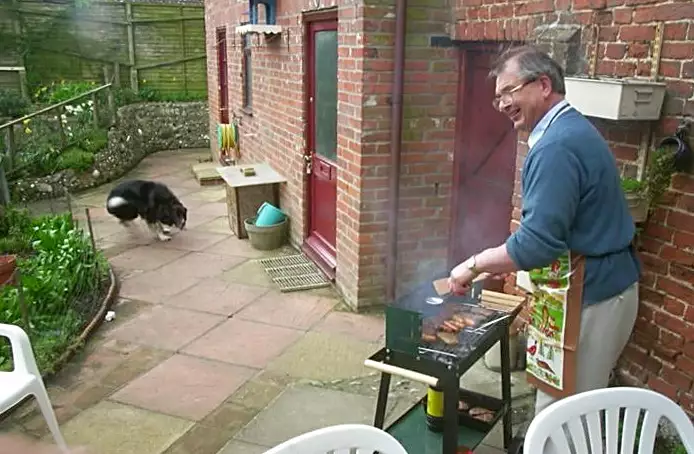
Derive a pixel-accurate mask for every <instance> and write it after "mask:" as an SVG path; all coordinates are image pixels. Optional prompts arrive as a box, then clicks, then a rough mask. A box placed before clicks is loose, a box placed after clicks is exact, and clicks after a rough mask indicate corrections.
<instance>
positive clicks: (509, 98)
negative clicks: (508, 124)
mask: <svg viewBox="0 0 694 454" xmlns="http://www.w3.org/2000/svg"><path fill="white" fill-rule="evenodd" d="M536 80H537V78H536V77H532V78H530V79H527V80H525V81H523V82H521V83H519V84H518V85H516V86H515V87H513V88H511V89H509V90H506V91H504V92H503V93H500V94H498V95H496V96H494V100H493V101H492V105H493V106H494V108H495V109H496V110H500V106H501V105H502V104H504V105H506V104H509V103H511V102H513V94H514V93H515V92H517V91H520V90H522V89H523V88H524V87H525V86H526V85H528V84H531V83H533V82H535V81H536Z"/></svg>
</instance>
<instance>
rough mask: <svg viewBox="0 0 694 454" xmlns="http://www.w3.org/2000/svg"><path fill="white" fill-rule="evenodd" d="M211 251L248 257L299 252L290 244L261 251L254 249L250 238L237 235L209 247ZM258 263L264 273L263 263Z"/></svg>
mask: <svg viewBox="0 0 694 454" xmlns="http://www.w3.org/2000/svg"><path fill="white" fill-rule="evenodd" d="M227 225H228V224H227ZM229 231H230V233H232V232H231V228H229ZM232 234H233V233H232ZM209 252H214V253H215V254H225V255H233V256H239V257H248V258H250V259H258V258H263V257H274V256H277V255H293V254H296V253H297V252H296V250H294V249H292V248H291V247H290V246H284V247H282V248H279V249H276V250H274V251H260V250H258V249H254V248H253V246H251V243H250V241H249V240H248V239H243V240H241V239H239V238H237V237H235V236H232V237H230V238H228V239H226V240H224V241H221V242H219V243H217V244H215V245H214V247H212V248H209ZM258 265H259V266H260V270H261V271H263V273H264V270H263V267H262V265H260V264H258Z"/></svg>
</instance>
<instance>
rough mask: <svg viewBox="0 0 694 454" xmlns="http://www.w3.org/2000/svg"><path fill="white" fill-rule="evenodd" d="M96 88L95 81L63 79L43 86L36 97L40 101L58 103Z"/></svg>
mask: <svg viewBox="0 0 694 454" xmlns="http://www.w3.org/2000/svg"><path fill="white" fill-rule="evenodd" d="M94 88H96V83H95V82H84V81H82V82H73V81H64V80H63V81H60V82H52V83H51V84H50V85H48V86H45V85H44V86H42V87H41V88H39V89H38V90H37V91H36V93H35V94H34V97H35V98H36V101H38V102H40V103H44V104H57V103H59V102H63V101H67V100H68V99H71V98H74V97H75V96H79V95H81V94H82V93H85V92H88V91H89V90H92V89H94Z"/></svg>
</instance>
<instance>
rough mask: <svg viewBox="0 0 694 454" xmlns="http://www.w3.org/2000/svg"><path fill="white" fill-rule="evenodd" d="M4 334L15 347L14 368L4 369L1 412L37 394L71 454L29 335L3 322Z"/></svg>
mask: <svg viewBox="0 0 694 454" xmlns="http://www.w3.org/2000/svg"><path fill="white" fill-rule="evenodd" d="M0 336H1V337H6V338H7V339H9V341H10V345H11V347H12V358H13V361H14V370H13V371H12V372H0V414H2V413H5V412H6V411H7V410H9V409H10V408H12V407H13V406H14V405H16V404H17V403H19V402H20V401H22V399H24V398H25V397H27V396H34V397H35V398H36V402H37V403H38V405H39V408H40V409H41V413H42V414H43V417H44V419H45V420H46V423H47V424H48V429H49V430H50V431H51V435H53V439H54V440H55V443H56V444H57V445H58V448H60V450H61V452H63V453H65V454H68V453H69V452H70V451H69V450H68V447H67V445H66V444H65V440H64V439H63V435H62V433H61V432H60V427H59V426H58V420H57V419H56V417H55V413H54V412H53V407H52V406H51V402H50V399H49V398H48V392H46V387H45V386H44V384H43V379H42V378H41V374H40V373H39V369H38V367H37V366H36V359H35V358H34V351H33V349H32V348H31V343H30V342H29V336H27V334H26V333H25V332H24V330H23V329H21V328H20V327H18V326H15V325H5V324H2V323H0Z"/></svg>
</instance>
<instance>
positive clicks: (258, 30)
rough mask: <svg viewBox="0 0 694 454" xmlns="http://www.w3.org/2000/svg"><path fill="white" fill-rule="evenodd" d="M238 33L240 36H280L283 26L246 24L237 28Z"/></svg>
mask: <svg viewBox="0 0 694 454" xmlns="http://www.w3.org/2000/svg"><path fill="white" fill-rule="evenodd" d="M236 33H237V34H239V35H245V34H248V33H251V34H263V35H279V34H281V33H282V26H281V25H266V24H246V25H239V26H238V27H236Z"/></svg>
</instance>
